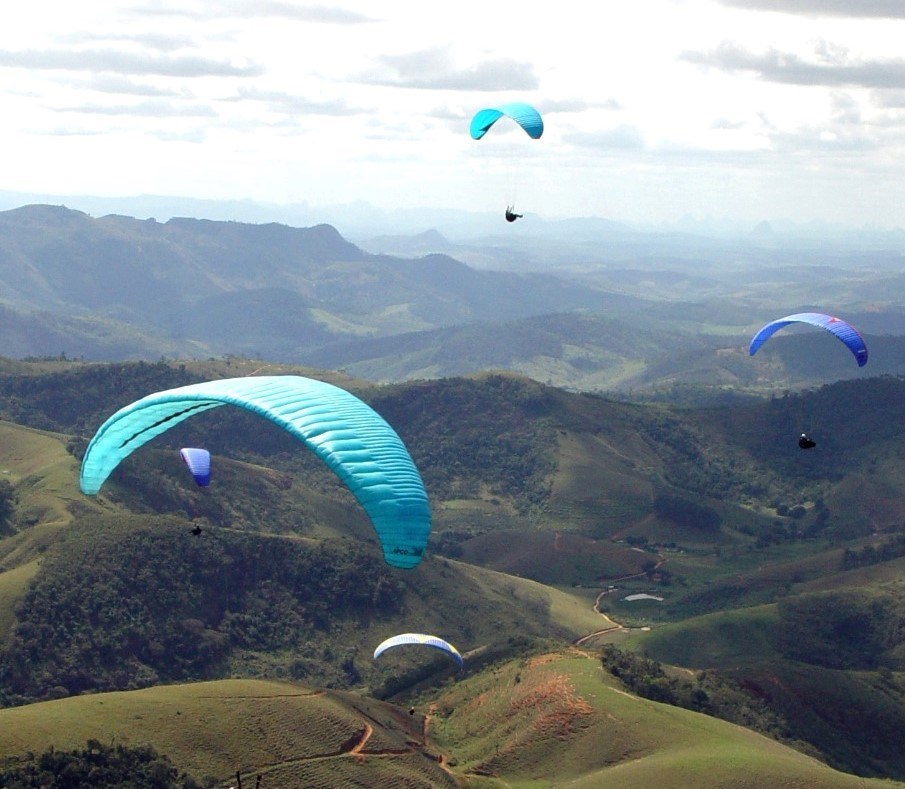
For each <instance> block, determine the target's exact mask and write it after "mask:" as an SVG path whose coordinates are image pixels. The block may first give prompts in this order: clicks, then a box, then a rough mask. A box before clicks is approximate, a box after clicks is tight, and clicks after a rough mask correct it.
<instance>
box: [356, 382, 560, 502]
mask: <svg viewBox="0 0 905 789" xmlns="http://www.w3.org/2000/svg"><path fill="white" fill-rule="evenodd" d="M371 404H372V406H373V407H374V408H375V409H376V410H377V411H378V412H379V413H380V414H382V415H383V416H384V417H385V418H386V420H387V421H388V422H389V423H390V424H391V425H393V426H394V427H395V428H396V429H397V431H398V432H399V433H400V435H401V436H402V439H403V440H404V441H405V443H406V446H407V447H408V448H409V451H410V452H411V453H412V457H413V458H414V459H415V462H416V463H417V464H418V468H419V469H420V470H421V473H422V476H423V477H424V482H425V485H426V486H427V488H428V491H429V493H430V495H431V496H432V497H436V498H438V499H454V498H466V497H469V496H474V495H476V494H477V493H478V492H479V491H481V490H482V488H484V487H485V486H486V487H488V488H489V489H490V492H491V493H493V494H494V495H498V496H503V497H507V498H510V499H512V500H513V501H515V502H516V504H517V505H518V506H519V507H520V508H521V509H522V510H527V509H530V508H531V507H532V506H533V505H537V504H540V503H541V502H543V501H544V500H545V499H546V498H547V496H548V495H549V490H550V483H549V480H548V477H549V475H550V474H552V472H553V471H555V469H556V457H555V453H554V451H553V448H554V447H555V438H554V436H555V431H554V427H553V425H552V422H551V419H550V418H549V416H550V415H549V412H550V409H551V403H550V394H549V390H547V389H546V388H545V387H542V386H541V385H540V384H536V383H533V382H531V381H525V380H523V379H519V378H515V377H512V376H506V375H490V376H487V377H485V378H482V379H480V380H473V379H465V378H450V379H445V380H441V381H429V382H424V383H420V384H416V385H409V386H408V387H406V388H405V389H400V388H399V387H391V388H389V389H387V390H385V391H382V392H381V393H379V394H378V395H376V396H375V397H374V398H373V399H372V401H371Z"/></svg>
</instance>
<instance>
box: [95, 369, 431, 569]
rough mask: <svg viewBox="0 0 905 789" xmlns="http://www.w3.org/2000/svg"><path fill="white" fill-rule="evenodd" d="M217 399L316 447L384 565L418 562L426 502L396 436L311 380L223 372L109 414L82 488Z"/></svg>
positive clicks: (353, 401)
mask: <svg viewBox="0 0 905 789" xmlns="http://www.w3.org/2000/svg"><path fill="white" fill-rule="evenodd" d="M224 405H233V406H237V407H239V408H244V409H246V410H247V411H251V412H252V413H255V414H258V415H259V416H262V417H264V418H265V419H268V420H270V421H271V422H273V423H275V424H277V425H279V426H280V427H282V428H283V429H284V430H286V431H287V432H289V433H291V434H292V435H293V436H295V437H296V438H298V439H299V440H300V441H301V442H302V443H303V444H305V445H306V446H307V447H309V448H310V449H311V450H312V451H313V452H315V454H317V455H318V457H320V458H321V459H322V460H323V461H324V462H325V463H326V464H327V465H328V466H329V467H330V468H331V469H332V470H333V471H334V472H335V473H336V475H337V476H338V477H339V478H340V479H341V480H342V481H343V482H344V483H345V485H346V486H347V487H348V488H349V490H350V491H351V492H352V493H353V495H354V496H355V498H356V499H357V500H358V502H359V503H360V504H361V506H362V507H363V508H364V510H365V512H366V513H367V514H368V517H369V518H370V519H371V523H372V524H373V526H374V529H375V531H376V532H377V536H378V537H379V538H380V542H381V545H382V547H383V554H384V558H385V559H386V561H387V563H388V564H390V565H392V566H394V567H402V568H410V567H414V566H415V565H417V564H418V563H419V562H420V561H421V557H422V555H423V553H424V549H425V547H426V545H427V540H428V537H429V535H430V505H429V502H428V498H427V493H426V491H425V489H424V483H423V482H422V480H421V475H420V474H419V472H418V469H417V467H416V466H415V463H414V461H413V460H412V458H411V455H409V452H408V450H407V449H406V447H405V444H403V442H402V439H401V438H399V436H398V435H397V433H396V431H395V430H393V428H392V427H390V425H389V424H388V423H387V422H386V421H385V420H384V419H383V417H381V416H380V415H379V414H378V413H377V412H376V411H374V410H373V409H372V408H371V407H370V406H368V405H367V404H365V403H364V402H362V401H361V400H359V399H358V398H357V397H355V396H354V395H352V394H350V393H349V392H347V391H345V390H344V389H340V388H339V387H337V386H333V385H332V384H328V383H325V382H323V381H317V380H314V379H311V378H303V377H301V376H294V375H276V376H261V377H258V378H255V377H250V378H227V379H223V380H218V381H207V382H204V383H199V384H191V385H189V386H182V387H179V388H176V389H168V390H166V391H163V392H155V393H154V394H150V395H148V396H146V397H143V398H141V399H140V400H137V401H135V402H134V403H132V404H130V405H127V406H125V407H124V408H121V409H120V410H119V411H117V412H116V413H115V414H113V415H112V416H111V417H110V418H109V419H107V421H106V422H104V424H102V425H101V426H100V428H99V429H98V431H97V433H96V434H95V435H94V437H93V438H92V439H91V442H90V443H89V444H88V449H87V450H86V452H85V456H84V458H83V459H82V469H81V475H80V478H79V485H80V487H81V489H82V492H83V493H86V494H88V495H93V494H96V493H97V492H98V491H99V490H100V488H101V485H103V483H104V481H105V480H106V479H107V477H108V476H110V474H111V472H112V471H113V469H115V468H116V467H117V465H119V463H120V461H122V460H123V458H125V457H127V456H128V455H130V454H131V453H132V452H134V451H135V450H136V449H138V448H139V447H141V446H143V445H144V444H146V443H147V442H148V441H150V440H151V439H153V438H155V437H157V436H159V435H160V434H161V433H164V432H166V431H167V430H169V429H170V428H171V427H175V426H176V425H178V424H179V423H180V422H182V421H184V420H186V419H188V418H189V417H192V416H194V415H195V414H200V413H201V412H203V411H208V410H210V409H212V408H219V407H220V406H224Z"/></svg>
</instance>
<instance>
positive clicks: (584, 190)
mask: <svg viewBox="0 0 905 789" xmlns="http://www.w3.org/2000/svg"><path fill="white" fill-rule="evenodd" d="M592 8H593V9H594V11H593V13H591V12H590V9H592ZM903 42H905V0H637V1H635V2H629V1H628V0H621V1H619V2H617V0H606V2H601V3H598V4H593V5H592V4H589V3H587V2H585V0H557V2H546V3H539V2H527V1H526V2H515V1H514V0H507V1H506V2H497V3H491V2H488V1H487V0H484V2H471V0H458V1H457V2H455V3H442V2H416V1H415V0H404V1H403V0H380V1H379V2H374V0H371V1H370V2H367V1H365V0H344V1H343V2H338V3H326V2H325V3H321V4H317V3H307V2H296V0H135V1H134V2H130V1H129V0H122V1H120V2H112V1H110V2H108V1H107V0H89V2H86V3H72V2H68V1H67V2H62V1H57V0H30V2H28V3H24V4H19V5H17V6H16V13H15V14H9V15H6V18H5V19H4V23H3V25H2V27H0V114H2V118H3V123H2V124H0V141H2V151H3V178H2V181H0V188H2V189H5V190H14V191H23V192H44V193H50V194H60V195H67V194H68V195H72V194H90V195H110V196H127V195H139V194H156V195H178V196H186V197H197V198H215V199H253V200H259V201H266V202H271V203H295V202H305V203H309V204H312V205H321V204H334V203H346V202H352V201H357V200H365V201H368V202H370V203H373V204H374V205H377V206H381V207H385V208H408V207H417V206H428V207H438V208H465V209H473V210H477V211H484V210H493V211H496V210H499V209H500V203H501V201H502V202H505V201H506V200H507V199H514V200H516V201H517V205H518V207H519V208H522V209H525V210H527V211H531V212H535V213H537V214H540V215H542V216H545V217H549V218H556V217H566V216H588V215H595V216H604V217H609V218H612V219H618V220H625V221H655V222H661V221H666V222H668V221H673V220H675V219H677V218H679V217H682V216H683V215H692V216H696V217H706V216H712V217H731V218H735V219H743V220H750V221H759V220H761V219H771V218H780V217H784V218H790V219H795V220H799V221H805V220H811V219H826V220H831V221H840V222H845V223H847V224H853V225H860V224H863V223H870V224H874V225H880V226H895V225H901V226H905V44H903ZM511 100H521V101H528V102H530V103H532V104H534V105H535V106H536V107H537V108H538V109H539V110H540V111H541V113H542V114H543V116H544V120H545V124H546V129H545V132H544V136H543V137H542V138H541V139H540V140H538V141H533V140H530V139H529V138H528V137H527V136H526V135H524V134H523V133H521V132H520V131H519V130H518V129H517V128H516V127H515V126H514V125H512V124H505V123H501V124H499V125H498V126H497V127H495V128H494V129H492V130H491V132H490V133H489V134H488V135H487V136H486V137H485V138H484V139H483V140H481V141H480V142H474V141H472V140H471V139H470V138H469V135H468V122H469V120H470V118H471V116H472V115H473V114H474V112H475V111H477V110H478V109H481V108H482V107H488V106H493V105H494V104H496V103H500V102H502V101H511Z"/></svg>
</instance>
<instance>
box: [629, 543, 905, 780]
mask: <svg viewBox="0 0 905 789" xmlns="http://www.w3.org/2000/svg"><path fill="white" fill-rule="evenodd" d="M901 568H902V560H901V559H899V560H895V561H893V562H890V563H881V564H878V565H871V566H870V567H869V568H861V569H859V570H854V571H851V572H847V573H841V574H839V573H837V574H832V575H827V576H824V577H823V578H821V579H819V581H812V582H806V583H802V584H801V585H800V587H799V588H797V589H795V588H792V589H790V590H789V592H787V594H786V595H785V596H783V597H782V598H781V599H780V601H779V603H776V604H772V605H767V606H759V607H756V608H745V609H740V610H737V611H728V612H725V613H716V614H710V615H707V616H703V617H697V618H692V619H687V620H685V621H682V622H678V623H675V624H671V625H666V626H663V627H660V628H657V629H656V630H653V631H651V632H650V633H646V634H642V635H639V636H635V637H633V639H632V641H631V642H628V643H632V642H633V643H634V644H635V647H636V648H638V649H641V650H643V651H644V653H645V654H646V655H648V656H650V657H652V658H654V659H656V660H659V661H662V662H665V663H670V664H674V665H678V666H684V667H687V668H693V669H696V670H700V669H712V670H715V671H717V672H719V673H721V674H723V675H725V676H727V677H731V678H733V679H734V680H736V681H739V682H740V683H741V684H742V686H743V687H745V688H747V690H748V692H749V693H750V694H751V695H752V696H754V697H756V698H758V699H760V700H762V701H764V702H766V703H767V705H768V706H769V707H770V708H771V709H772V710H774V711H775V712H776V713H777V714H779V715H781V716H782V717H783V718H784V719H785V720H786V721H787V722H788V724H789V726H790V728H791V729H792V730H793V731H794V732H795V733H796V735H797V736H798V737H800V738H801V739H803V740H805V741H807V742H809V743H811V744H812V745H813V746H815V747H816V748H818V749H819V750H820V751H821V752H822V753H823V754H824V755H825V757H826V758H827V759H828V760H829V761H830V763H831V764H834V765H836V766H837V767H840V768H841V769H845V770H849V771H853V772H858V773H859V774H862V775H892V776H896V777H898V778H905V760H903V758H902V751H901V743H900V735H899V732H901V731H902V730H903V729H905V671H903V670H905V649H903V644H905V586H903V582H902V580H901V579H902V576H901ZM853 721H856V722H857V723H856V724H855V725H852V722H853Z"/></svg>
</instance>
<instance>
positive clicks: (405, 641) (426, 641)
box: [374, 633, 463, 668]
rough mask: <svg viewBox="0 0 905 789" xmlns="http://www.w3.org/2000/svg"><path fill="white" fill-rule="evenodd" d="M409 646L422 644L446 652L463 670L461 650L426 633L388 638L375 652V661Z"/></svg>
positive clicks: (404, 634) (403, 634)
mask: <svg viewBox="0 0 905 789" xmlns="http://www.w3.org/2000/svg"><path fill="white" fill-rule="evenodd" d="M409 644H422V645H423V646H426V647H433V648H434V649H439V650H441V651H442V652H446V654H448V655H449V656H450V657H451V658H452V659H453V660H455V661H456V664H457V665H458V666H459V668H462V665H463V661H462V655H460V654H459V650H458V649H456V648H455V647H454V646H453V645H452V644H450V643H449V642H448V641H444V640H443V639H442V638H438V637H437V636H431V635H427V634H426V633H401V634H400V635H398V636H393V637H392V638H388V639H387V640H386V641H383V642H381V643H380V644H379V645H378V646H377V649H375V650H374V660H377V658H379V657H380V656H381V655H382V654H383V653H384V652H386V651H387V650H388V649H391V648H393V647H401V646H406V645H409Z"/></svg>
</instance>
